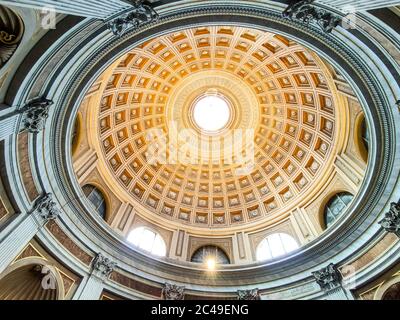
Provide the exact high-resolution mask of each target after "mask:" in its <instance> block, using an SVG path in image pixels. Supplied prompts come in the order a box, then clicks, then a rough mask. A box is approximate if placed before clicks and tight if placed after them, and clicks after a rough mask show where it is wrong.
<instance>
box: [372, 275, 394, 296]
mask: <svg viewBox="0 0 400 320" xmlns="http://www.w3.org/2000/svg"><path fill="white" fill-rule="evenodd" d="M398 289H400V276H399V275H397V276H394V277H392V278H391V279H390V280H387V281H385V282H384V283H383V284H382V285H381V286H380V287H379V288H378V290H376V292H375V294H374V298H373V299H374V300H398V299H393V298H394V295H395V292H396V290H398ZM390 298H392V299H390Z"/></svg>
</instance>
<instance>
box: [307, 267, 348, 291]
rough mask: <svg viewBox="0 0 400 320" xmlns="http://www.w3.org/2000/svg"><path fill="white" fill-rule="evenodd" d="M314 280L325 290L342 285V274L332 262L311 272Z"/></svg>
mask: <svg viewBox="0 0 400 320" xmlns="http://www.w3.org/2000/svg"><path fill="white" fill-rule="evenodd" d="M312 275H313V276H314V279H315V281H316V282H317V283H318V284H319V286H320V287H321V289H322V290H323V291H325V292H327V291H330V290H333V289H336V288H338V287H341V286H342V274H341V273H340V271H339V270H338V269H337V267H336V265H334V264H333V263H331V264H329V265H328V266H327V267H325V268H322V269H320V270H318V271H315V272H313V273H312Z"/></svg>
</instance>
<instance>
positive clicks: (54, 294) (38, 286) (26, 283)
mask: <svg viewBox="0 0 400 320" xmlns="http://www.w3.org/2000/svg"><path fill="white" fill-rule="evenodd" d="M48 275H51V278H50V277H49V278H48V279H47V277H48ZM49 280H50V281H49ZM45 285H48V286H49V287H45ZM63 299H64V284H63V280H62V278H61V276H60V274H59V272H58V271H57V269H56V268H55V267H53V266H51V265H48V262H47V261H46V260H45V259H43V258H38V257H34V258H32V257H29V258H24V259H21V260H19V261H17V262H15V263H13V264H12V265H10V266H9V267H8V268H7V269H6V270H5V271H4V272H3V273H2V275H1V276H0V300H63Z"/></svg>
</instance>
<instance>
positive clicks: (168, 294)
mask: <svg viewBox="0 0 400 320" xmlns="http://www.w3.org/2000/svg"><path fill="white" fill-rule="evenodd" d="M162 296H163V297H164V300H183V299H184V297H185V287H181V286H178V285H176V284H170V283H165V284H164V287H163V290H162Z"/></svg>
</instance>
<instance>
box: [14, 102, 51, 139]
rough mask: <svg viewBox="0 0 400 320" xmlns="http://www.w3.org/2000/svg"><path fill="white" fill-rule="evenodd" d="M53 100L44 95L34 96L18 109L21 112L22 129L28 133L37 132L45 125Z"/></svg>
mask: <svg viewBox="0 0 400 320" xmlns="http://www.w3.org/2000/svg"><path fill="white" fill-rule="evenodd" d="M53 104H54V102H53V101H52V100H49V99H47V98H45V97H40V98H36V99H34V100H32V101H30V102H28V103H27V104H26V105H25V106H23V107H22V108H21V109H20V113H22V114H23V121H22V122H23V126H24V129H26V130H28V131H29V132H30V133H39V132H40V131H42V130H43V129H44V127H45V125H46V120H47V118H48V117H49V108H50V106H51V105H53Z"/></svg>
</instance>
